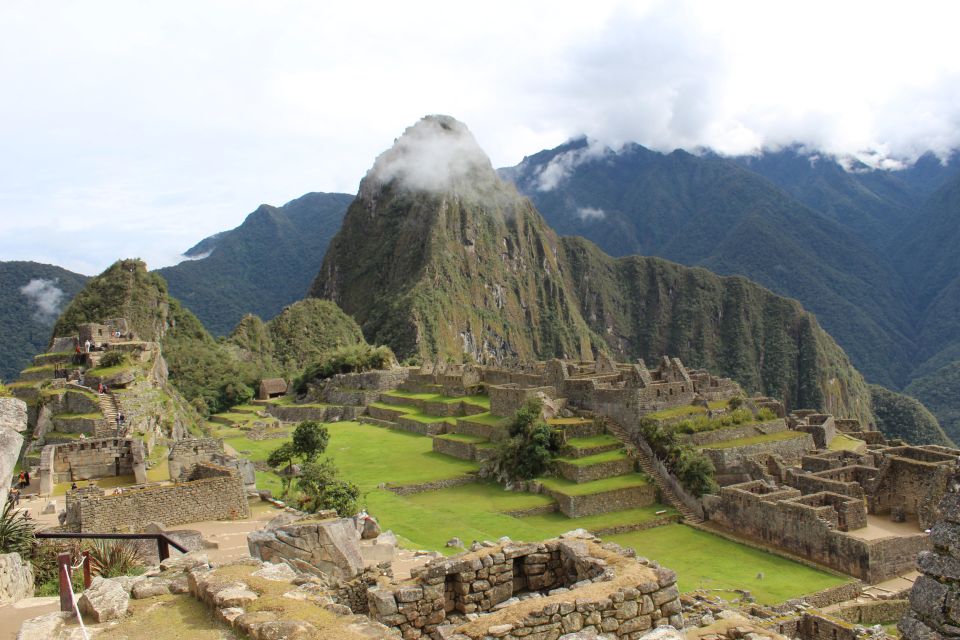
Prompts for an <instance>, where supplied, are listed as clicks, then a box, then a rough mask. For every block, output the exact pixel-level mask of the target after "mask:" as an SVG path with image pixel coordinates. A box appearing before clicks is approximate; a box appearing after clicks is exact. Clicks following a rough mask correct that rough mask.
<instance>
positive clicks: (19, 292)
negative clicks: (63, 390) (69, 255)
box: [0, 262, 87, 382]
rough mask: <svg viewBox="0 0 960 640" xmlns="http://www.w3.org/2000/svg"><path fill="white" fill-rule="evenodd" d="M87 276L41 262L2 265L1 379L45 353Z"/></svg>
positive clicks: (10, 377)
mask: <svg viewBox="0 0 960 640" xmlns="http://www.w3.org/2000/svg"><path fill="white" fill-rule="evenodd" d="M86 280H87V276H84V275H80V274H79V273H73V272H72V271H68V270H66V269H62V268H60V267H56V266H54V265H50V264H40V263H38V262H0V300H3V304H2V305H0V380H5V381H7V382H10V381H11V380H14V379H15V378H16V377H17V374H18V373H19V372H20V371H21V370H22V369H24V368H26V367H27V366H29V364H30V360H31V358H32V357H33V355H34V354H35V353H39V352H41V351H44V350H46V348H47V343H48V342H49V340H50V330H51V329H52V328H53V324H54V322H56V319H57V316H58V315H59V314H60V311H61V310H62V309H63V307H64V306H65V305H66V304H67V303H68V302H70V300H71V299H72V298H73V296H75V295H76V294H77V292H78V291H80V289H81V288H82V287H83V284H84V282H86Z"/></svg>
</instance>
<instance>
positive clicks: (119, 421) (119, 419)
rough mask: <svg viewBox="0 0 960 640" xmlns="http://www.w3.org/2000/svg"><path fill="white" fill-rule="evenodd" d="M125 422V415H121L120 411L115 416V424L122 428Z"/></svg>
mask: <svg viewBox="0 0 960 640" xmlns="http://www.w3.org/2000/svg"><path fill="white" fill-rule="evenodd" d="M126 420H127V417H126V416H125V415H123V411H121V412H120V413H118V414H117V424H118V425H120V426H121V427H122V426H123V423H124V422H126Z"/></svg>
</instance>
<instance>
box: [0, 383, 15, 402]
mask: <svg viewBox="0 0 960 640" xmlns="http://www.w3.org/2000/svg"><path fill="white" fill-rule="evenodd" d="M12 397H13V393H12V392H11V391H10V389H8V388H7V386H6V385H5V384H3V383H2V382H0V398H12Z"/></svg>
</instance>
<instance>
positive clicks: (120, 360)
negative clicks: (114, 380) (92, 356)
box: [99, 351, 130, 369]
mask: <svg viewBox="0 0 960 640" xmlns="http://www.w3.org/2000/svg"><path fill="white" fill-rule="evenodd" d="M129 362H130V358H128V357H127V354H126V353H124V352H123V351H107V352H106V353H105V354H103V357H102V358H100V365H99V366H100V368H102V369H106V368H108V367H121V366H124V365H126V364H128V363H129Z"/></svg>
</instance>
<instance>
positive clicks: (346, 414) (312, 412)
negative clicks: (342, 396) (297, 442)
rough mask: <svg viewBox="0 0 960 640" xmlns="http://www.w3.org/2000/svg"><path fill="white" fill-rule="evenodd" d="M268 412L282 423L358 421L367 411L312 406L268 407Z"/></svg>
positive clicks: (340, 406)
mask: <svg viewBox="0 0 960 640" xmlns="http://www.w3.org/2000/svg"><path fill="white" fill-rule="evenodd" d="M266 409H267V412H268V413H269V414H270V415H272V416H273V417H275V418H277V419H278V420H280V421H282V422H303V421H304V420H317V421H318V422H335V421H338V420H356V419H357V418H359V417H360V416H361V415H362V414H363V413H364V412H365V411H366V408H365V407H360V406H344V405H330V406H326V407H319V406H311V405H283V406H281V405H276V404H268V405H266Z"/></svg>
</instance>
